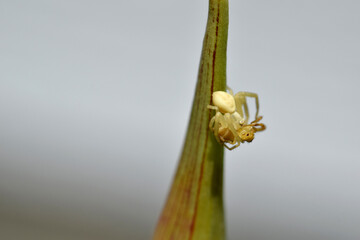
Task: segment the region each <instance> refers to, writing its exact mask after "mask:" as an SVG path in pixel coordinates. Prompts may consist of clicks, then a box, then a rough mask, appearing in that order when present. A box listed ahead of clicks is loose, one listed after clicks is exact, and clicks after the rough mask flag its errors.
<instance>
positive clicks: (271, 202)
mask: <svg viewBox="0 0 360 240" xmlns="http://www.w3.org/2000/svg"><path fill="white" fill-rule="evenodd" d="M207 8H208V2H207V0H202V1H194V0H185V1H171V0H170V1H169V0H154V1H145V0H140V1H115V0H103V1H94V0H86V1H85V0H74V1H56V0H47V1H44V0H33V1H25V0H1V1H0V239H4V240H23V239H27V240H28V239H36V240H41V239H46V240H49V239H51V240H58V239H69V240H72V239H74V240H75V239H76V240H81V239H86V240H100V239H101V240H104V239H107V240H113V239H114V240H115V239H131V240H138V239H139V240H143V239H150V238H151V234H152V231H153V229H154V227H155V224H156V221H157V218H158V215H159V213H160V211H161V208H162V205H163V203H164V201H165V198H166V195H167V191H168V189H169V186H170V182H171V179H172V176H173V173H174V171H175V168H176V165H177V160H178V157H179V154H180V151H181V147H182V143H183V140H184V135H185V130H186V127H187V123H188V119H189V113H190V108H191V103H192V98H193V93H194V87H195V81H196V76H197V68H198V62H199V58H200V52H201V46H202V39H203V35H204V31H205V25H206V19H207V10H208V9H207ZM359 11H360V2H359V1H357V0H342V1H340V0H337V1H335V0H326V1H325V0H303V1H266V0H260V1H250V0H245V1H232V0H230V28H229V45H228V84H229V85H230V86H231V87H232V88H233V89H234V90H235V91H240V90H241V91H252V92H257V93H258V94H259V96H260V104H261V115H263V116H264V122H265V123H266V124H267V126H268V129H267V130H266V131H265V132H263V133H259V134H258V135H257V136H256V139H255V140H254V141H253V142H252V143H251V144H244V145H242V146H241V147H240V148H238V149H236V150H234V151H231V152H226V166H225V203H226V210H227V211H226V212H227V214H226V218H227V233H228V239H230V240H237V239H244V240H289V239H291V240H309V239H311V240H339V239H344V240H358V239H360V228H359V222H360V188H359V182H360V174H359V173H360V150H359V143H360V140H359V136H360V126H359V117H360V114H359V111H360V110H359V107H358V106H359V103H360V94H359V91H360V88H359V86H360V83H359V81H360V44H359V43H360V28H359V24H360V15H359ZM251 106H252V108H254V104H253V103H252V105H251Z"/></svg>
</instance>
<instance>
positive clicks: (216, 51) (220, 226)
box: [154, 0, 228, 240]
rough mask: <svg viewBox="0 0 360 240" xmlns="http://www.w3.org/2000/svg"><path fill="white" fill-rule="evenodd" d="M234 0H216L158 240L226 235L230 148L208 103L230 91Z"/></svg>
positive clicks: (212, 1)
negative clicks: (214, 125)
mask: <svg viewBox="0 0 360 240" xmlns="http://www.w3.org/2000/svg"><path fill="white" fill-rule="evenodd" d="M227 32H228V0H210V1H209V16H208V22H207V27H206V33H205V37H204V42H203V50H202V54H201V61H200V67H199V74H198V81H197V85H196V91H195V98H194V102H193V106H192V111H191V117H190V123H189V126H188V130H187V135H186V140H185V144H184V148H183V152H182V155H181V158H180V161H179V165H178V168H177V172H176V175H175V178H174V180H173V184H172V187H171V189H170V193H169V196H168V199H167V201H166V204H165V207H164V209H163V211H162V214H161V216H160V219H159V222H158V225H157V228H156V230H155V234H154V240H160V239H164V240H167V239H172V240H177V239H178V240H187V239H189V240H190V239H192V240H201V239H211V240H220V239H225V224H224V207H223V157H224V149H223V147H222V146H221V145H220V144H219V143H218V142H216V140H215V138H214V136H213V134H212V132H211V131H210V130H209V127H208V125H209V121H210V119H211V117H212V113H211V111H209V109H207V106H208V105H209V104H211V95H212V93H213V92H214V91H219V90H222V91H225V89H226V46H227Z"/></svg>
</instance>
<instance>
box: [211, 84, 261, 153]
mask: <svg viewBox="0 0 360 240" xmlns="http://www.w3.org/2000/svg"><path fill="white" fill-rule="evenodd" d="M227 89H228V91H229V93H227V92H224V91H217V92H214V93H213V95H212V102H213V104H214V105H208V108H209V109H212V110H215V111H216V113H215V116H214V117H212V118H211V120H210V123H209V128H210V129H211V130H212V131H213V132H214V135H215V138H216V140H217V141H218V142H219V143H221V144H223V145H224V146H225V147H226V148H227V149H229V150H233V149H235V148H237V147H238V146H240V143H244V142H251V141H252V140H253V139H254V137H255V136H254V135H255V132H258V131H263V130H265V128H266V127H265V125H264V124H263V123H259V121H260V120H261V119H262V117H261V116H260V117H259V116H258V113H259V98H258V96H257V94H256V93H250V92H238V93H237V94H236V95H234V94H233V91H232V90H231V89H230V88H229V87H228V88H227ZM246 97H253V98H255V103H256V114H255V120H254V121H252V122H251V123H250V124H249V123H248V121H249V108H248V105H247V102H246ZM244 112H245V116H244ZM226 143H229V144H231V145H233V146H231V147H229V146H228V145H227V144H226Z"/></svg>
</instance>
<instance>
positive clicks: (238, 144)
mask: <svg viewBox="0 0 360 240" xmlns="http://www.w3.org/2000/svg"><path fill="white" fill-rule="evenodd" d="M224 146H225V147H226V148H227V149H229V150H230V151H231V150H234V149H235V148H237V147H238V146H240V142H237V143H236V145H234V146H232V147H230V148H229V147H228V146H226V145H225V144H224Z"/></svg>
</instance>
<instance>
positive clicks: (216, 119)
mask: <svg viewBox="0 0 360 240" xmlns="http://www.w3.org/2000/svg"><path fill="white" fill-rule="evenodd" d="M213 118H214V123H215V124H214V127H213V132H214V135H215V138H216V140H217V141H218V142H219V143H222V141H221V140H220V138H219V128H220V121H221V120H222V118H223V116H222V114H221V113H220V112H217V113H216V114H215V116H214V117H213Z"/></svg>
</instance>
